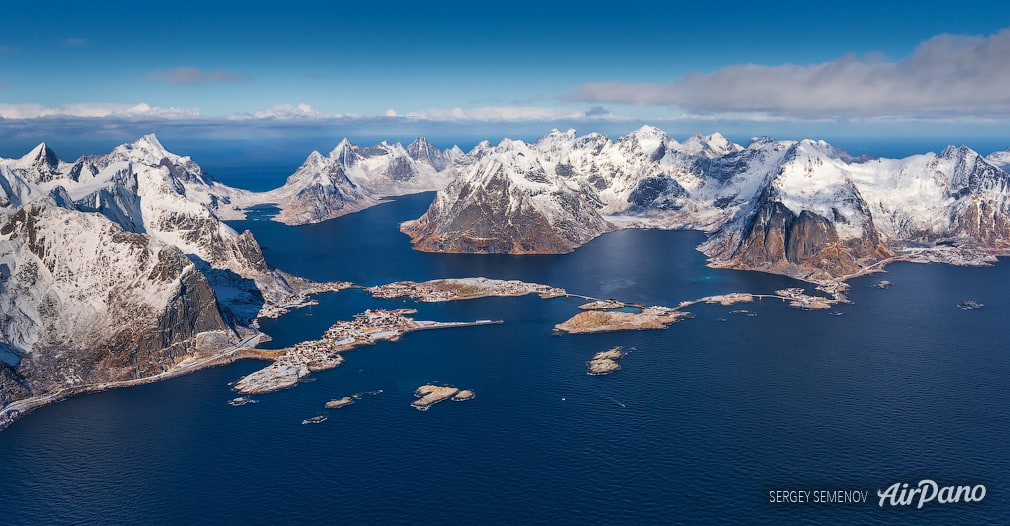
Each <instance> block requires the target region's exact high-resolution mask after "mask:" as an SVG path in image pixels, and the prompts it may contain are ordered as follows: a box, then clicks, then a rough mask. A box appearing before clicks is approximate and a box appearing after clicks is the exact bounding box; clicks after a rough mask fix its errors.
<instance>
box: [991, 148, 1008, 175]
mask: <svg viewBox="0 0 1010 526" xmlns="http://www.w3.org/2000/svg"><path fill="white" fill-rule="evenodd" d="M985 160H986V162H988V163H989V164H991V165H993V166H995V167H997V168H999V169H1001V170H1003V171H1004V172H1010V148H1008V149H1006V150H1001V151H998V152H993V153H990V154H989V155H987V156H986V158H985Z"/></svg>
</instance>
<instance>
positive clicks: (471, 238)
mask: <svg viewBox="0 0 1010 526" xmlns="http://www.w3.org/2000/svg"><path fill="white" fill-rule="evenodd" d="M512 146H513V147H514V149H513V150H508V149H506V151H504V152H501V153H497V154H491V155H487V156H485V157H483V158H482V159H481V160H480V161H479V162H478V163H477V164H475V165H472V166H470V167H468V168H466V169H465V171H464V175H463V176H461V177H460V178H458V179H457V180H456V181H454V182H453V183H452V184H450V186H449V187H448V188H446V190H444V191H443V192H440V193H439V195H438V196H437V197H436V199H435V201H434V202H433V203H432V205H431V207H430V208H429V209H428V211H427V212H425V214H424V215H423V216H422V217H421V218H420V219H418V220H416V221H408V222H406V223H404V224H403V225H401V230H402V231H403V232H404V233H406V234H408V235H409V236H411V240H412V241H413V242H414V243H415V246H416V248H418V249H420V250H427V251H434V252H476V253H509V254H527V253H547V254H557V253H563V252H569V251H571V250H572V249H574V248H575V247H577V246H579V245H581V244H583V243H585V242H587V241H589V240H590V239H592V238H594V237H596V236H597V235H599V234H601V233H603V232H607V231H609V230H611V229H612V228H613V227H612V226H611V225H610V224H609V223H608V222H607V221H605V220H604V219H603V218H602V217H601V216H600V214H599V212H598V211H597V209H596V207H595V206H594V205H592V204H590V203H588V202H587V201H586V200H585V198H584V197H583V193H582V189H581V188H580V187H579V186H578V185H575V184H573V183H572V182H570V181H566V180H564V179H563V178H562V177H561V176H559V175H557V174H556V173H550V172H548V171H547V170H546V169H545V167H544V166H543V165H542V164H541V163H539V162H538V161H537V160H536V159H535V157H534V156H533V155H532V154H531V152H530V151H529V147H528V146H527V145H525V144H523V143H519V142H516V143H514V144H513V145H512Z"/></svg>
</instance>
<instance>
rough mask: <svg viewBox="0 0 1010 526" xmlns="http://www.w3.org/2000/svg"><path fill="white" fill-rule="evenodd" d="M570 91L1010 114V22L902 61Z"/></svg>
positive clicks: (949, 114) (762, 110) (756, 107)
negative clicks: (1009, 24) (993, 30)
mask: <svg viewBox="0 0 1010 526" xmlns="http://www.w3.org/2000/svg"><path fill="white" fill-rule="evenodd" d="M566 98H567V99H569V100H573V101H579V102H586V103H610V104H629V105H636V106H664V105H671V106H677V107H680V108H683V109H685V110H687V111H690V112H704V113H759V114H768V115H777V116H783V117H791V118H806V119H824V118H881V117H895V118H917V119H930V118H968V117H976V118H995V117H1007V116H1010V28H1007V29H1003V30H1001V31H999V32H997V33H995V34H993V35H990V36H987V37H982V36H964V35H951V34H941V35H937V36H935V37H933V38H930V39H929V40H926V41H925V42H922V43H921V44H920V45H919V46H918V47H917V48H916V49H915V52H914V53H913V54H912V55H911V56H909V57H908V58H906V59H904V60H901V61H897V62H887V61H885V60H883V59H882V58H881V57H880V56H879V55H870V56H868V57H865V58H858V57H856V56H855V55H851V54H850V55H846V56H844V57H842V58H839V59H837V60H833V61H830V62H824V63H820V64H813V65H809V66H798V65H791V64H786V65H778V66H766V65H757V64H738V65H730V66H725V67H722V68H720V69H717V70H715V71H713V72H711V73H699V72H692V73H689V74H687V75H685V76H683V77H681V78H680V79H678V80H675V81H673V82H670V83H666V84H660V83H652V82H640V83H629V82H622V81H604V82H591V83H587V84H583V85H581V86H579V87H578V88H576V89H575V91H574V92H573V93H571V94H569V95H568V96H567V97H566Z"/></svg>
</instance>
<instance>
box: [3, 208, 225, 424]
mask: <svg viewBox="0 0 1010 526" xmlns="http://www.w3.org/2000/svg"><path fill="white" fill-rule="evenodd" d="M234 336H235V335H234V332H233V329H232V328H231V326H230V325H229V324H228V323H227V322H226V320H225V319H224V318H223V317H222V315H221V310H220V308H219V306H218V303H217V300H216V297H215V294H214V291H213V288H212V287H211V285H210V283H209V282H208V281H207V279H206V278H205V277H204V275H203V274H202V273H201V272H200V271H199V269H197V267H196V265H195V264H193V262H192V261H190V260H189V259H188V258H187V257H186V256H185V255H184V254H183V253H182V252H181V251H180V250H179V249H178V248H176V247H173V246H170V245H166V244H164V243H161V242H160V241H158V240H156V239H154V238H153V237H151V236H148V235H144V234H138V233H132V232H127V231H125V230H123V229H122V228H121V227H120V226H119V225H117V224H116V223H114V222H112V221H110V220H109V219H107V218H106V217H104V216H102V215H101V214H95V213H81V212H79V211H76V210H70V209H66V208H62V207H59V206H54V205H53V204H52V203H51V202H46V200H41V201H39V202H33V203H28V204H26V205H24V206H22V207H17V208H16V209H15V208H14V207H8V208H5V209H3V210H2V211H0V342H2V344H3V346H4V347H5V348H7V349H11V350H13V351H15V352H16V353H17V354H18V355H19V356H21V359H20V361H19V363H18V364H17V366H16V367H13V366H11V365H8V364H4V365H3V366H2V368H3V369H5V371H4V373H3V375H4V377H5V381H4V382H3V386H2V387H0V402H2V404H3V405H6V404H7V403H8V402H10V401H12V400H15V399H20V398H25V397H28V396H32V395H41V394H45V393H48V392H51V391H53V390H55V389H59V388H75V387H79V386H84V385H88V384H94V383H99V382H108V381H117V380H126V379H135V378H139V377H143V376H149V375H153V374H157V373H160V372H164V371H167V370H170V369H171V368H173V367H174V366H175V365H176V364H177V363H178V362H179V361H180V360H182V359H183V358H185V357H187V356H191V355H194V354H198V353H203V352H210V351H213V350H214V349H217V348H220V347H226V346H227V345H229V344H230V343H231V342H232V341H234ZM0 424H2V423H0Z"/></svg>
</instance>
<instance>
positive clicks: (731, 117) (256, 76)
mask: <svg viewBox="0 0 1010 526" xmlns="http://www.w3.org/2000/svg"><path fill="white" fill-rule="evenodd" d="M14 4H15V5H5V6H4V7H3V8H2V12H3V16H2V20H3V23H2V27H3V31H2V32H0V155H10V154H12V153H14V152H12V151H11V150H18V149H19V148H20V149H25V148H30V147H31V146H33V145H34V144H37V143H38V142H40V141H43V140H44V141H48V142H50V143H62V144H64V145H66V147H67V148H68V149H70V150H85V149H87V148H97V147H101V146H105V145H114V144H118V143H120V142H124V141H125V140H129V139H130V138H135V137H136V136H139V135H142V134H144V133H152V132H154V133H158V134H159V136H160V137H162V139H163V142H171V140H170V141H165V138H166V137H168V138H170V139H173V140H176V141H179V142H182V143H185V142H186V141H187V140H188V141H189V142H191V143H194V144H195V143H197V142H203V143H206V142H207V141H215V140H218V141H225V140H228V141H247V142H248V143H249V144H254V143H256V144H262V143H264V141H275V142H276V143H277V144H278V145H281V146H278V148H281V147H283V146H282V145H285V144H288V142H289V141H291V140H294V138H304V139H306V140H308V142H314V143H318V144H319V147H320V148H325V147H326V143H328V142H330V143H332V144H335V143H336V141H337V140H339V138H340V137H342V136H349V137H351V138H356V139H358V140H362V141H366V142H367V141H368V140H372V139H378V138H389V139H393V140H401V139H402V140H406V139H407V138H408V137H412V136H416V135H428V136H429V137H431V138H433V139H434V140H435V141H434V142H436V144H438V143H439V142H441V143H442V145H443V146H448V145H449V144H448V143H451V142H458V143H462V144H464V145H466V144H468V143H475V142H476V141H477V140H479V139H482V138H487V139H491V140H492V141H494V140H495V139H498V138H501V137H504V136H510V137H514V138H533V137H537V136H539V135H543V134H544V133H546V132H547V131H548V130H550V129H551V128H553V127H558V128H567V127H572V128H576V129H577V130H578V131H579V132H580V133H588V132H591V131H599V132H603V133H608V134H613V135H620V134H623V133H627V132H628V131H631V130H633V129H635V128H637V127H639V126H641V125H642V124H646V123H647V124H652V125H656V126H658V127H660V128H662V129H664V130H667V131H668V132H669V133H671V134H672V135H674V136H675V137H677V136H688V135H691V134H693V133H695V132H698V131H701V132H704V133H711V132H714V131H719V132H722V133H723V134H725V135H727V136H729V137H730V138H732V139H734V140H738V141H746V139H747V138H748V137H751V136H757V135H770V136H775V137H779V138H800V137H811V138H828V139H834V140H836V141H842V142H845V141H849V142H853V141H854V142H853V144H862V143H860V142H859V141H860V140H861V141H863V142H866V143H869V142H870V141H887V140H891V141H894V140H897V139H898V138H901V139H905V138H913V139H915V138H917V139H921V140H922V141H924V142H925V143H929V144H932V143H933V142H935V143H937V144H945V143H948V142H949V143H961V142H964V143H968V144H973V142H974V143H978V144H985V145H987V146H988V145H1002V146H1001V148H1005V147H1007V146H1010V9H998V8H995V7H993V6H994V5H995V4H993V3H992V2H970V1H965V2H958V3H951V2H942V3H941V2H930V1H922V2H917V3H916V4H915V5H914V6H908V5H891V4H892V3H888V2H879V1H878V2H846V3H844V4H841V3H832V2H810V1H804V2H792V1H788V0H787V1H777V2H755V1H749V2H733V1H721V2H684V3H681V2H664V3H651V2H634V3H630V2H624V3H607V4H598V3H573V4H570V5H560V4H554V3H548V2H537V3H526V2H483V3H479V2H466V3H462V2H428V3H416V2H415V3H397V2H382V3H375V2H367V3H346V2H332V1H331V2H325V3H323V2H318V3H314V2H299V1H296V0H291V1H286V2H283V3H271V4H269V5H266V4H264V5H265V6H264V7H253V6H254V5H255V4H249V3H221V2H206V1H204V2H189V1H179V2H172V3H165V2H145V3H138V2H135V1H131V2H116V1H108V2H102V3H101V7H94V5H93V4H89V3H85V2H78V3H75V4H72V5H71V4H68V5H59V6H58V7H56V6H48V7H46V6H40V5H39V4H32V3H29V2H17V3H14ZM296 142H297V141H296ZM332 144H330V145H329V146H330V147H332ZM983 149H984V148H983ZM61 153H62V152H61ZM75 153H84V151H80V152H75ZM299 153H300V154H304V152H299Z"/></svg>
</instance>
